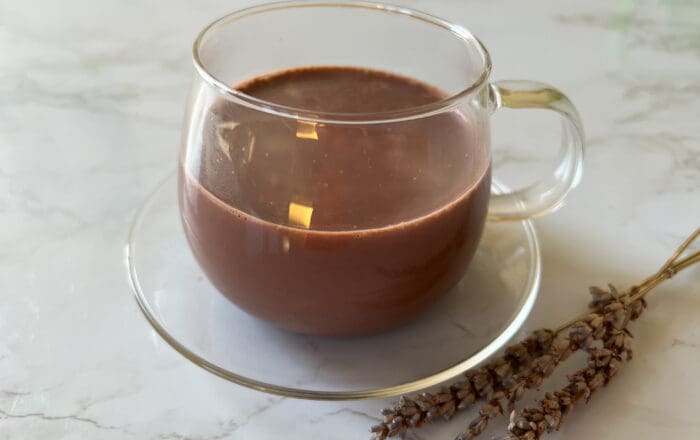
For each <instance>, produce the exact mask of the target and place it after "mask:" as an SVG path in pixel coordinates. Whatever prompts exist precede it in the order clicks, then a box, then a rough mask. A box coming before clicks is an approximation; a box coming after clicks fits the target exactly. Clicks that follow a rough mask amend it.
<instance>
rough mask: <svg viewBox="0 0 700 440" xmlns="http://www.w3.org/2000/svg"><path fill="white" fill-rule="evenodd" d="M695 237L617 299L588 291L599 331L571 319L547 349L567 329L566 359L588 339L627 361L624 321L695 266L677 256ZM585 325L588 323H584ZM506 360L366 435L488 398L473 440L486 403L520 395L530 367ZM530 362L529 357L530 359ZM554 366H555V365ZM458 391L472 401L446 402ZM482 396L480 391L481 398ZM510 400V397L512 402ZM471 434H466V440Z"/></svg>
mask: <svg viewBox="0 0 700 440" xmlns="http://www.w3.org/2000/svg"><path fill="white" fill-rule="evenodd" d="M698 236H700V228H698V229H696V230H695V231H694V233H693V234H691V236H689V237H688V238H687V239H686V240H685V242H684V243H683V244H682V245H681V246H680V247H679V248H678V249H677V250H676V252H675V253H674V254H673V255H672V257H671V258H669V259H668V260H667V262H666V263H665V264H664V266H662V268H661V269H660V270H659V271H658V272H657V273H656V274H654V275H652V276H651V277H649V278H647V279H646V280H644V281H643V282H641V283H640V284H638V285H635V286H633V287H631V288H630V289H628V290H627V291H626V292H625V293H623V294H620V293H619V292H617V290H616V289H615V288H614V287H613V286H610V291H604V290H602V289H600V288H591V294H592V295H593V300H592V301H591V304H590V307H591V308H592V309H593V310H595V311H596V312H599V313H597V314H598V315H600V314H601V313H602V314H603V315H604V316H603V322H604V326H603V327H598V323H599V321H600V316H595V315H596V313H593V314H588V315H586V316H583V317H577V318H575V319H573V320H571V321H569V322H568V323H566V324H564V325H562V326H561V327H559V329H557V330H556V331H555V332H551V331H550V330H544V331H545V332H546V333H548V334H549V335H551V337H550V342H549V346H550V347H551V345H552V342H553V341H554V340H555V339H556V337H557V336H558V335H559V334H560V333H561V332H563V331H564V330H566V329H569V328H571V329H572V332H570V334H569V339H571V337H572V334H574V333H575V335H574V339H575V340H578V342H577V343H576V344H575V345H572V346H571V347H570V352H569V353H568V355H570V354H571V352H573V351H574V350H575V349H580V348H582V347H583V348H586V349H587V350H588V351H589V353H590V351H591V350H592V348H591V347H590V345H591V344H592V342H593V341H594V340H601V339H604V338H605V337H607V339H606V340H605V341H604V346H605V349H608V350H612V351H615V350H618V351H619V350H624V352H625V353H626V359H628V360H629V359H631V357H632V351H631V334H630V333H629V331H627V329H626V325H627V323H629V321H631V320H636V319H637V318H639V316H640V315H641V313H642V312H643V310H644V308H645V307H646V302H645V301H644V296H645V295H646V294H647V293H648V292H649V291H651V290H652V289H653V288H654V287H656V286H657V285H658V284H659V283H661V282H663V281H664V280H667V279H669V278H671V277H672V276H674V275H675V274H676V273H677V272H679V271H681V270H683V269H685V268H687V267H689V266H691V265H693V264H695V263H698V262H700V251H698V252H694V253H692V254H691V255H689V256H687V257H685V258H683V259H679V257H680V256H681V254H682V253H683V252H684V251H685V250H686V249H687V248H688V247H689V245H690V244H691V243H692V242H693V241H694V240H695V239H697V238H698ZM587 320H588V321H589V322H586V321H587ZM592 323H595V324H596V325H594V326H591V325H590V324H592ZM620 326H622V328H619V327H620ZM589 327H590V328H591V329H593V332H589ZM596 328H597V330H596ZM605 329H608V333H606V330H605ZM574 330H575V331H574ZM535 333H537V332H535ZM528 339H530V338H528ZM526 342H527V340H526V341H524V342H523V343H521V344H517V345H516V346H513V347H518V346H521V345H523V344H525V343H526ZM574 342H576V341H574ZM511 348H512V347H511ZM548 349H549V348H545V349H544V350H542V352H541V353H540V355H539V356H536V357H534V359H539V358H543V356H546V355H547V353H545V352H546V351H547V350H548ZM568 355H566V356H565V357H568ZM506 356H507V354H506ZM506 356H504V357H503V358H498V359H496V360H495V361H492V363H489V364H488V365H487V366H486V367H482V368H480V369H479V370H476V372H474V373H470V372H468V373H466V376H467V380H466V381H462V382H459V383H457V384H455V385H453V386H451V387H449V388H448V389H445V388H443V389H442V390H441V392H440V393H438V394H437V395H435V396H433V395H430V394H427V393H423V394H422V395H420V396H419V398H418V399H417V401H419V402H420V403H416V402H414V401H413V400H411V399H408V398H406V397H402V399H401V401H400V402H399V405H398V406H396V407H394V408H393V409H386V410H384V412H383V414H384V415H385V419H384V422H383V423H381V424H379V425H376V426H374V427H372V429H371V431H372V432H373V433H374V436H373V438H374V439H378V440H384V439H386V438H387V437H394V436H397V435H399V436H403V435H404V434H405V433H406V431H407V430H408V429H409V428H410V427H421V426H423V425H425V424H426V423H428V422H430V421H432V420H435V419H436V418H438V416H439V415H441V412H442V411H443V409H442V408H448V410H446V411H445V412H444V417H445V418H450V417H451V416H452V415H454V412H455V411H456V410H459V409H463V408H465V407H467V406H469V404H471V403H474V402H476V401H477V400H484V399H488V400H489V403H488V404H487V405H488V407H486V408H482V410H481V411H480V417H482V418H485V419H486V421H485V422H484V421H482V420H475V421H474V422H472V424H471V425H470V426H473V427H475V430H474V431H473V433H474V434H475V435H478V433H480V432H483V429H485V427H486V424H487V423H488V418H490V417H492V416H493V415H495V414H497V413H498V411H494V410H493V408H497V407H498V406H497V405H492V404H493V403H496V401H500V399H503V398H504V397H505V396H506V392H508V395H509V407H512V405H513V403H514V401H515V400H519V399H520V397H521V396H522V393H523V391H524V387H523V383H522V380H521V381H519V382H518V381H515V382H516V383H515V384H514V381H513V377H514V376H515V375H520V376H523V374H524V373H523V372H524V371H526V370H527V369H528V368H530V367H531V365H530V364H529V363H527V360H525V362H522V363H520V364H519V365H518V366H517V367H518V371H519V372H518V371H516V369H515V368H513V369H511V371H510V372H508V371H507V370H508V366H507V364H508V362H507V361H505V362H504V360H505V359H504V358H505V357H506ZM532 359H533V357H530V360H532ZM546 359H547V358H546V357H544V358H543V359H540V360H539V361H538V363H539V364H544V366H547V365H549V363H548V362H549V361H546ZM562 360H564V359H560V360H559V362H561V361H562ZM531 363H532V364H533V365H537V364H536V363H535V362H534V361H533V362H531ZM504 364H505V365H504ZM556 364H558V362H557V363H556ZM616 365H618V366H617V367H616V368H619V364H616ZM555 366H556V365H554V367H555ZM489 367H492V368H489ZM494 368H501V369H502V370H501V371H502V373H503V377H501V378H499V379H498V380H494V379H493V378H492V377H491V373H492V371H493V369H494ZM539 368H540V369H542V365H540V367H539ZM483 370H486V371H483ZM552 370H553V367H552V368H551V369H547V370H542V372H544V371H549V374H551V371H552ZM616 371H617V370H616ZM479 373H482V374H479ZM544 377H546V375H543V374H541V373H539V372H536V374H534V375H532V377H531V378H529V379H528V380H527V381H526V383H527V384H529V385H530V387H536V386H539V384H541V382H542V379H543V378H544ZM474 379H476V384H472V380H474ZM494 383H495V384H496V386H495V387H494V386H493V384H494ZM595 383H597V382H593V384H595ZM460 385H462V386H460ZM460 388H462V389H463V390H462V394H464V396H465V397H468V396H469V395H470V394H469V389H472V390H475V391H478V392H477V393H472V394H471V396H472V397H473V398H472V399H468V398H465V399H461V398H460V399H459V400H458V396H457V395H455V394H453V396H452V399H450V398H449V397H448V396H447V394H446V393H447V392H448V391H449V392H454V390H455V389H460ZM482 391H483V392H484V393H483V394H482ZM513 396H516V397H515V398H514V397H513ZM443 399H445V400H444V402H445V403H444V404H443V405H445V404H447V405H445V406H444V407H443V406H437V405H436V401H442V400H443ZM450 400H451V401H452V405H450V404H449V403H450ZM455 402H458V403H455ZM465 402H466V404H465ZM404 413H405V414H404ZM409 413H412V415H410V416H409V417H408V418H407V416H408V414H409ZM394 416H395V417H394ZM477 427H478V428H479V429H478V433H477V432H476V428H477ZM470 435H471V434H470ZM475 435H472V437H473V436H475ZM530 435H531V434H530ZM468 438H469V437H468ZM528 438H529V435H528Z"/></svg>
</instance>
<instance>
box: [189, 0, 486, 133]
mask: <svg viewBox="0 0 700 440" xmlns="http://www.w3.org/2000/svg"><path fill="white" fill-rule="evenodd" d="M314 7H315V8H318V7H339V8H356V9H368V10H372V11H375V12H382V13H394V14H399V15H403V16H406V17H409V18H412V19H416V20H420V21H423V22H427V23H429V24H432V25H435V26H438V27H441V28H443V29H445V30H447V31H450V32H451V33H452V34H453V35H455V36H456V37H457V38H460V39H461V40H462V41H463V42H464V43H465V44H467V45H472V46H474V47H476V49H477V51H478V53H479V55H480V56H481V58H482V63H483V66H482V68H481V74H480V75H479V77H478V78H477V79H476V80H474V81H473V82H472V83H471V84H469V85H468V86H467V87H466V88H463V89H461V90H459V91H458V92H455V93H452V94H450V95H449V96H447V97H445V98H443V99H440V100H438V101H435V102H431V103H429V104H423V105H420V106H416V107H411V108H407V109H402V110H394V111H381V112H368V113H335V112H321V111H309V110H307V109H301V108H295V107H290V106H285V105H281V104H275V103H273V102H269V101H266V100H263V99H259V98H256V97H254V96H251V95H248V94H246V93H244V92H241V91H239V90H236V89H234V88H233V87H231V86H229V85H226V83H224V82H223V81H221V80H220V79H218V78H216V77H215V76H214V75H213V74H212V73H211V72H210V71H209V70H208V69H207V68H206V67H205V65H204V63H203V62H202V60H201V58H200V56H199V52H200V48H201V46H202V45H203V44H204V43H205V42H206V41H207V39H208V38H209V37H210V36H212V35H213V33H214V32H216V31H217V30H218V29H219V28H222V27H224V26H227V25H229V24H231V23H234V22H236V21H238V20H240V19H243V18H246V17H250V16H252V15H258V14H261V13H265V12H270V11H276V10H280V9H290V8H314ZM192 61H193V63H194V66H195V69H196V71H197V73H198V74H199V76H200V77H201V78H202V79H203V80H204V81H205V82H206V83H207V84H209V85H210V86H212V87H214V88H215V89H217V90H218V91H219V92H220V93H222V94H224V95H226V96H228V97H229V98H230V99H231V100H232V101H234V102H236V103H238V104H241V105H244V106H246V107H250V108H253V109H255V110H258V111H261V112H265V113H271V114H274V115H277V116H282V117H287V118H291V119H302V120H308V121H313V122H332V123H335V124H339V123H340V124H368V123H386V122H397V121H404V120H411V119H418V118H422V117H427V116H431V115H433V114H436V113H440V112H443V111H445V110H449V109H451V108H453V107H454V106H456V105H457V104H458V103H459V101H461V99H462V98H464V97H465V96H468V95H469V94H471V93H472V92H473V91H474V90H477V89H479V88H480V87H481V86H482V85H483V84H484V83H485V82H486V81H487V79H488V77H489V75H490V74H491V68H492V64H491V56H490V54H489V52H488V50H487V49H486V47H485V46H484V45H483V43H482V42H481V41H480V40H479V39H478V38H477V37H476V36H474V34H472V33H471V32H470V31H469V30H467V29H466V28H465V27H463V26H461V25H458V24H454V23H451V22H449V21H447V20H444V19H442V18H439V17H436V16H434V15H431V14H428V13H425V12H421V11H417V10H415V9H411V8H406V7H403V6H397V5H391V4H386V3H376V2H366V1H338V2H329V1H313V0H312V1H309V0H292V1H280V2H272V3H264V4H261V5H258V6H252V7H248V8H245V9H240V10H238V11H235V12H232V13H230V14H227V15H224V16H223V17H220V18H218V19H216V20H214V21H213V22H211V23H210V24H208V25H207V26H206V27H205V28H204V29H202V30H201V31H200V32H199V34H198V35H197V38H196V39H195V41H194V43H193V45H192Z"/></svg>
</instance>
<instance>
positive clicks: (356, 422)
mask: <svg viewBox="0 0 700 440" xmlns="http://www.w3.org/2000/svg"><path fill="white" fill-rule="evenodd" d="M250 3H251V2H249V1H248V2H242V1H229V2H220V1H213V0H205V1H199V2H197V3H196V4H195V3H192V2H185V1H183V0H177V1H172V2H166V1H161V0H154V1H148V2H136V1H123V2H120V1H115V0H98V1H87V0H67V1H61V2H58V1H56V2H51V1H49V0H28V1H22V2H20V1H16V0H0V54H1V56H2V62H0V225H1V227H0V439H25V438H27V439H51V440H55V439H83V438H91V439H93V438H94V439H98V438H99V439H152V440H156V439H178V440H185V439H189V440H195V439H196V440H205V439H207V440H213V439H260V440H264V439H273V438H281V437H284V438H293V439H297V438H298V439H307V438H324V439H329V440H330V439H338V440H345V439H364V438H367V437H368V434H367V428H368V427H369V426H370V425H371V424H373V423H375V422H376V420H377V417H378V410H379V409H380V408H381V407H383V406H384V405H385V404H386V403H387V401H366V402H351V403H347V402H346V403H322V402H308V401H297V400H293V399H285V398H280V397H272V396H268V395H263V394H260V393H257V392H254V391H251V390H247V389H243V388H240V387H237V386H234V385H232V384H229V383H226V382H224V381H222V380H220V379H218V378H216V377H213V376H211V375H210V374H209V373H207V372H205V371H203V370H200V369H198V368H197V367H195V366H194V365H191V364H189V363H188V362H187V361H185V360H183V359H182V358H180V357H179V355H177V354H176V353H175V352H174V351H173V350H172V349H171V348H170V347H169V346H167V345H166V344H165V343H164V342H163V341H161V340H160V339H159V338H158V337H157V335H155V333H154V332H153V331H152V330H151V329H150V328H149V326H148V324H147V323H146V322H145V320H144V319H143V317H142V316H141V315H140V313H139V312H138V310H137V308H136V305H135V304H134V301H133V299H132V298H131V295H130V292H129V288H128V286H127V284H126V281H125V274H124V267H123V262H122V250H123V245H124V240H125V235H126V231H127V228H128V226H129V223H130V221H131V219H132V217H133V215H134V213H135V212H136V209H137V208H138V206H139V204H140V203H141V202H142V200H143V198H144V196H145V194H146V192H147V191H148V190H149V189H150V188H151V187H153V186H154V185H155V184H156V183H157V182H158V181H159V180H160V179H161V178H162V177H163V176H165V175H166V174H168V173H169V172H170V170H171V169H172V168H173V166H174V161H175V158H176V154H177V146H178V142H179V126H180V119H181V115H182V111H183V105H184V102H185V96H186V93H187V90H188V87H189V81H190V78H191V75H192V71H191V64H190V58H189V56H190V44H191V41H192V40H193V38H194V36H195V35H196V32H197V31H198V29H199V28H201V27H202V26H203V25H205V24H206V23H208V22H209V21H210V20H212V19H214V18H216V17H218V16H220V15H222V14H224V13H226V12H230V11H231V10H233V9H237V8H239V7H241V6H243V5H247V4H250ZM401 3H403V4H405V5H407V6H412V7H416V8H419V9H424V10H428V11H431V12H433V13H435V14H437V15H440V16H444V17H447V18H449V19H451V20H453V21H456V22H459V23H462V24H464V25H466V26H467V27H469V28H470V29H472V30H473V31H474V33H476V34H477V35H478V36H479V37H480V38H481V39H482V40H483V41H484V42H485V43H486V45H487V46H488V47H489V49H490V50H491V52H492V56H493V59H494V64H495V69H494V75H493V77H494V78H496V79H504V78H524V79H538V80H541V81H546V82H550V83H552V84H555V85H556V86H558V87H560V88H561V89H562V90H564V91H565V92H566V93H567V94H569V95H570V97H571V98H572V100H573V101H574V102H575V103H576V105H577V106H578V109H579V111H580V113H581V115H582V118H583V121H584V126H585V129H586V133H587V136H588V150H587V157H586V170H585V175H584V179H583V182H582V184H581V186H580V187H579V188H578V190H577V191H575V192H574V193H572V196H571V198H570V199H569V200H568V203H567V205H566V206H565V207H564V208H563V209H561V210H560V211H558V212H557V213H555V214H553V215H551V216H548V217H546V218H543V219H541V220H537V222H536V225H537V227H538V230H539V233H540V237H541V238H542V249H543V253H544V260H543V276H544V277H543V284H542V290H541V295H540V297H539V300H538V303H537V305H536V306H535V310H534V312H533V314H532V317H531V319H530V320H529V321H528V324H527V327H528V328H529V329H532V328H536V327H539V326H543V325H555V324H556V323H557V321H558V319H559V317H561V316H562V315H570V314H573V313H575V312H576V311H578V310H580V309H581V308H582V307H584V306H585V303H586V301H587V298H586V288H587V286H588V285H589V284H592V283H596V284H601V283H605V282H607V281H615V282H618V283H629V282H632V281H634V280H636V279H638V278H640V277H643V276H645V275H647V274H648V273H650V272H651V271H652V270H654V269H655V268H656V266H657V265H659V264H660V263H661V262H662V260H664V259H665V257H666V255H667V254H668V253H669V252H670V251H671V249H672V248H674V247H675V246H676V244H677V243H678V242H679V241H680V240H681V239H682V238H683V236H684V235H686V234H687V233H689V232H690V231H691V229H693V227H696V226H698V225H700V125H699V124H698V115H700V2H697V1H693V0H685V1H681V0H644V1H642V0H625V1H603V0H595V1H589V2H575V1H573V0H567V1H554V0H537V1H531V2H518V1H506V0H495V1H459V2H458V1H447V0H439V1H429V0H403V1H402V2H401ZM530 122H532V124H534V125H532V126H534V127H542V130H538V129H531V130H527V128H528V127H530V125H529V124H530ZM546 122H547V121H546V120H539V119H538V115H537V114H534V115H530V116H523V119H518V118H515V117H512V116H510V115H508V114H504V115H502V116H501V115H499V116H497V117H496V118H495V120H494V127H495V130H496V134H495V136H494V139H495V144H496V147H495V152H494V158H495V162H496V163H495V166H496V171H497V174H498V173H500V174H501V175H505V176H506V181H507V182H508V181H513V182H516V183H517V182H526V181H527V178H528V172H529V171H530V169H531V168H537V167H538V166H540V162H543V163H546V160H544V159H546V158H547V157H549V155H550V153H552V152H553V151H552V149H551V148H548V147H547V145H548V144H550V143H551V141H552V139H554V140H556V138H555V137H554V138H552V137H547V136H546V135H545V134H544V133H545V132H548V129H549V128H551V127H552V126H550V125H547V124H546ZM537 124H542V125H537ZM533 158H534V159H533ZM523 165H524V166H523ZM530 165H531V167H530ZM545 168H546V167H545ZM543 169H544V168H543ZM698 277H700V274H699V273H698V271H697V270H696V271H695V272H694V273H692V274H682V275H680V276H679V277H678V278H677V279H675V280H673V281H672V282H671V283H668V284H667V285H665V286H663V287H662V288H660V289H659V291H658V293H657V294H656V295H654V296H653V297H652V299H651V301H650V309H649V311H648V312H647V314H646V315H645V316H644V317H643V319H641V320H640V322H639V323H638V324H636V325H635V335H636V343H637V357H636V359H635V360H634V362H633V363H631V364H629V365H626V366H625V367H624V368H623V370H622V372H621V373H620V376H619V378H618V379H616V381H615V382H613V383H612V384H611V385H610V386H609V387H608V389H606V390H605V391H604V392H602V393H600V395H597V396H595V398H594V399H593V401H592V403H591V405H589V406H586V407H581V408H577V409H576V411H575V413H574V414H572V416H571V417H570V418H569V420H567V421H566V423H565V424H564V427H563V429H562V431H561V432H560V433H559V434H557V435H554V436H552V437H551V438H554V439H572V440H573V439H584V438H598V439H616V440H626V439H628V440H632V439H639V438H644V439H646V438H673V439H697V438H700V421H699V419H698V417H697V414H696V409H695V402H696V401H697V396H698V394H700V383H699V382H698V381H697V379H696V377H695V376H696V374H695V370H696V369H697V366H698V365H700V349H699V348H698V347H699V345H700V320H699V319H698V311H699V310H700V287H698V286H699V283H698V279H700V278H698ZM472 415H473V413H469V414H465V415H463V416H460V417H458V418H457V419H456V420H455V422H453V423H451V424H439V425H437V426H435V427H432V428H429V429H427V430H425V431H424V432H419V433H417V434H416V435H415V436H414V437H413V438H414V439H428V438H430V439H432V438H436V439H441V438H445V439H448V438H452V436H453V435H454V434H456V433H457V432H459V431H460V430H461V429H462V428H463V425H464V424H466V423H467V420H468V419H469V418H470V417H471V416H472ZM487 438H488V437H487Z"/></svg>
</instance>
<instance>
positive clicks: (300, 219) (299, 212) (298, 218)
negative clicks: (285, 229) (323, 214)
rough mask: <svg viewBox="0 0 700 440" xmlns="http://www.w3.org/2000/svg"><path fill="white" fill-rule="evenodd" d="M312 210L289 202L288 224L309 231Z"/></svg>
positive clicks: (309, 207)
mask: <svg viewBox="0 0 700 440" xmlns="http://www.w3.org/2000/svg"><path fill="white" fill-rule="evenodd" d="M313 212H314V208H313V207H311V206H307V205H303V204H301V203H296V202H289V224H291V225H294V226H301V227H302V228H305V229H309V228H310V227H311V215H312V214H313Z"/></svg>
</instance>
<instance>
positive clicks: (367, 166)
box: [180, 67, 490, 335]
mask: <svg viewBox="0 0 700 440" xmlns="http://www.w3.org/2000/svg"><path fill="white" fill-rule="evenodd" d="M238 89H239V90H241V91H243V92H245V93H247V94H249V95H252V96H255V97H257V98H260V99H263V100H266V101H269V102H274V103H276V104H281V105H286V106H289V107H295V108H303V109H308V110H311V111H320V112H335V113H367V112H370V113H371V112H381V111H391V110H400V109H406V108H411V107H416V106H419V105H423V104H427V103H430V102H434V101H437V100H440V99H442V98H443V97H444V95H443V94H442V93H441V92H439V91H438V90H436V89H434V88H433V87H431V86H428V85H426V84H423V83H420V82H418V81H415V80H411V79H407V78H403V77H399V76H395V75H392V74H388V73H384V72H378V71H372V70H364V69H354V68H340V67H338V68H324V67H317V68H305V69H297V70H289V71H284V72H278V73H275V74H271V75H267V76H264V77H259V78H255V79H253V80H250V81H248V82H246V83H244V84H242V85H240V86H238ZM208 111H209V114H208V115H207V118H206V122H205V123H204V126H203V134H202V137H201V144H198V145H196V146H195V147H192V146H190V151H187V152H186V154H185V155H184V156H183V161H182V162H183V163H182V166H181V173H180V207H181V214H182V220H183V225H184V227H185V232H186V235H187V237H188V240H189V242H190V246H191V247H192V250H193V252H194V254H195V256H196V258H197V260H198V261H199V263H200V265H201V266H202V268H203V270H204V272H205V273H206V274H207V276H208V277H209V279H210V280H211V281H212V282H213V283H214V285H215V286H216V287H217V288H218V289H219V290H220V291H221V292H222V293H223V294H224V295H226V296H227V297H228V298H229V299H230V300H231V301H233V302H234V303H235V304H237V305H238V306H240V307H241V308H243V309H244V310H246V311H248V312H250V313H252V314H253V315H256V316H258V317H260V318H262V319H265V320H267V321H270V322H272V323H274V324H276V325H279V326H281V327H283V328H286V329H290V330H293V331H298V332H303V333H312V334H327V335H353V334H361V333H371V332H376V331H379V330H383V329H386V328H390V327H393V326H396V325H399V324H401V323H403V322H405V321H407V320H408V319H410V318H411V317H413V316H414V315H415V314H416V313H418V312H419V311H420V310H422V309H424V308H425V307H426V306H428V305H429V304H431V303H433V302H434V301H435V299H436V298H437V297H438V296H439V295H440V294H441V293H443V292H444V291H445V290H447V288H449V287H450V286H452V285H453V284H454V283H456V282H457V281H458V279H459V277H460V275H461V273H462V272H463V270H464V268H465V266H466V264H467V263H468V262H469V260H470V259H471V257H472V255H473V254H474V251H475V249H476V246H477V243H478V241H479V238H480V235H481V231H482V229H483V225H484V219H485V215H486V210H487V205H488V199H489V188H490V166H489V162H488V153H487V152H486V151H485V149H486V148H487V146H486V145H484V144H485V142H484V141H483V140H480V138H479V137H478V136H477V135H478V133H477V131H478V130H477V129H476V128H475V127H474V126H473V124H472V123H471V122H470V121H469V120H467V119H465V118H464V116H463V115H462V114H460V113H457V112H447V113H441V114H439V115H436V116H432V117H428V118H422V119H415V120H410V121H404V122H395V123H382V124H369V125H368V124H365V125H335V124H316V125H314V124H310V123H299V122H297V121H295V120H293V119H289V118H281V117H278V116H273V115H270V114H266V113H262V112H258V111H255V110H252V109H248V108H246V107H243V106H241V105H238V104H234V103H231V102H223V101H221V102H217V103H215V104H214V105H212V106H211V108H209V109H208Z"/></svg>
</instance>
